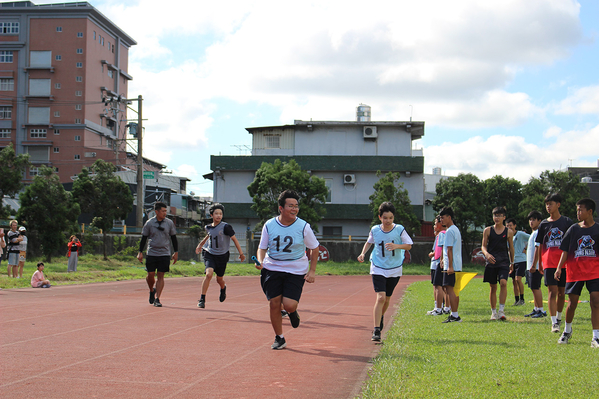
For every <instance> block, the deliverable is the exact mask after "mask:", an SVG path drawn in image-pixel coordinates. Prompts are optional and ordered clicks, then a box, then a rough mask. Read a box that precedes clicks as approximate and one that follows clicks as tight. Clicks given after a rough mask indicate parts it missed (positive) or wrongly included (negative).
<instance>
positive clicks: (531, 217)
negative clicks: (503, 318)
mask: <svg viewBox="0 0 599 399" xmlns="http://www.w3.org/2000/svg"><path fill="white" fill-rule="evenodd" d="M542 221H543V215H541V212H539V211H531V212H530V213H529V214H528V225H529V226H530V228H531V229H532V234H531V235H530V237H528V248H527V249H526V269H527V270H526V273H528V288H530V289H531V291H532V297H533V299H534V304H535V306H534V309H533V310H532V312H530V313H528V314H525V315H524V317H530V318H532V319H538V318H540V317H546V316H547V312H545V311H544V310H543V292H542V291H541V281H542V280H543V274H542V273H541V272H540V271H539V267H538V266H539V265H538V263H535V241H536V239H537V234H538V233H539V225H540V224H541V222H542Z"/></svg>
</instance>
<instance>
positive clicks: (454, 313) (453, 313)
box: [451, 312, 459, 318]
mask: <svg viewBox="0 0 599 399" xmlns="http://www.w3.org/2000/svg"><path fill="white" fill-rule="evenodd" d="M451 315H452V316H453V317H455V318H457V317H459V316H458V312H451Z"/></svg>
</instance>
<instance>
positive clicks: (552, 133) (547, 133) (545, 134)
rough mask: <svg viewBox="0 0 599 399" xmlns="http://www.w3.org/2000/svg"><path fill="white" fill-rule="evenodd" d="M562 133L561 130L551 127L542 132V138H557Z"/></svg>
mask: <svg viewBox="0 0 599 399" xmlns="http://www.w3.org/2000/svg"><path fill="white" fill-rule="evenodd" d="M561 132H562V128H561V127H558V126H551V127H550V128H549V129H547V130H545V131H544V132H543V137H544V138H546V139H548V138H550V137H557V136H559V134H560V133H561Z"/></svg>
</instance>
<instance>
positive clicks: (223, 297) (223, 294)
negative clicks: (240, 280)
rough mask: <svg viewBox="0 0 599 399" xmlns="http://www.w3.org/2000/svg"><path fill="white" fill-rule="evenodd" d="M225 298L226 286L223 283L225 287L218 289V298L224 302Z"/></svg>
mask: <svg viewBox="0 0 599 399" xmlns="http://www.w3.org/2000/svg"><path fill="white" fill-rule="evenodd" d="M225 299H227V286H226V285H225V288H223V289H221V290H220V296H219V297H218V300H219V301H221V302H224V301H225Z"/></svg>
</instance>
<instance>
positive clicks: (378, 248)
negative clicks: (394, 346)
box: [358, 202, 413, 341]
mask: <svg viewBox="0 0 599 399" xmlns="http://www.w3.org/2000/svg"><path fill="white" fill-rule="evenodd" d="M394 218H395V207H394V206H393V204H392V203H391V202H383V203H382V204H381V205H380V206H379V220H380V221H381V224H378V225H376V226H373V227H372V228H371V229H370V233H369V234H368V240H366V243H365V244H364V247H363V248H362V253H360V255H359V256H358V261H359V262H364V256H365V255H366V252H368V250H369V249H370V246H371V245H372V244H374V249H373V250H372V253H371V254H370V274H371V275H372V284H373V286H374V292H375V293H376V301H375V303H374V309H373V311H372V316H373V319H374V331H373V333H372V338H371V339H372V340H373V341H380V340H381V330H382V329H383V316H384V315H385V312H386V311H387V309H388V308H389V302H390V300H391V296H392V295H393V290H395V286H396V285H397V283H398V282H399V279H400V277H401V273H402V265H403V260H404V252H405V251H409V250H410V249H411V248H412V244H413V242H412V239H411V238H410V236H409V235H408V233H407V232H406V229H405V228H404V227H403V226H402V225H400V224H395V223H393V219H394Z"/></svg>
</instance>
